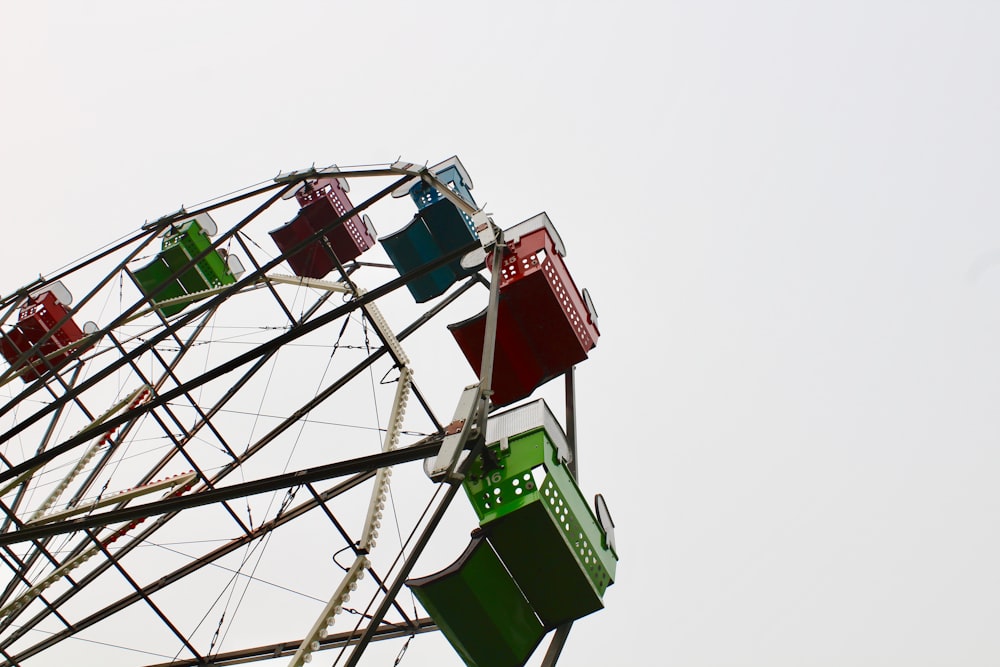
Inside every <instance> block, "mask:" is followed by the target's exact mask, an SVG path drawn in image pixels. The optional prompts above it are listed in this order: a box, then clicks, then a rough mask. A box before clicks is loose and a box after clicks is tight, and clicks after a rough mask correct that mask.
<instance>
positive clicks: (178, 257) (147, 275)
mask: <svg viewBox="0 0 1000 667" xmlns="http://www.w3.org/2000/svg"><path fill="white" fill-rule="evenodd" d="M211 245H212V241H211V239H209V238H208V236H207V235H206V234H205V232H204V230H203V229H202V228H201V225H200V224H199V223H198V221H197V220H188V221H187V222H185V223H183V224H182V225H180V226H179V227H177V228H175V229H173V230H171V231H170V232H169V233H168V234H167V235H166V236H165V237H164V238H163V246H162V250H161V251H160V253H159V255H157V257H156V259H154V260H153V261H152V262H150V263H149V264H147V265H146V266H144V267H142V268H140V269H138V270H136V271H134V272H133V275H135V277H136V280H137V281H138V283H139V286H140V287H141V288H142V290H143V292H145V293H146V294H149V293H151V292H152V291H153V290H155V289H156V288H157V287H159V286H160V285H162V284H164V283H165V282H166V281H167V279H168V278H169V277H170V276H171V275H173V274H174V273H176V272H177V270H178V269H180V268H181V267H183V266H184V265H185V264H187V263H188V262H190V261H191V259H192V258H193V257H196V256H197V255H198V254H200V253H201V252H203V251H204V250H206V249H207V248H209V247H210V246H211ZM234 282H236V278H235V276H233V274H232V273H231V272H230V270H229V267H228V266H227V264H226V261H225V259H224V258H223V257H222V255H221V254H220V253H219V252H218V251H215V250H213V251H211V252H209V253H208V254H207V255H206V256H205V257H203V258H202V259H201V260H199V261H198V263H197V264H195V266H194V267H193V268H191V269H190V270H188V271H186V272H184V273H183V274H181V276H180V278H179V279H177V280H175V281H173V282H172V284H171V285H169V286H168V287H166V288H164V290H163V291H162V292H160V293H159V294H157V295H156V297H155V298H154V299H153V301H154V302H155V303H160V302H162V301H166V300H168V299H173V298H176V297H181V296H185V295H187V294H194V293H196V292H201V291H203V290H206V289H210V288H212V287H220V286H222V285H229V284H231V283H234ZM197 300H198V299H197V298H193V299H191V301H187V302H184V303H176V304H171V305H167V306H163V307H162V308H160V312H161V313H163V316H164V317H169V316H171V315H173V314H175V313H179V312H180V311H182V310H184V308H186V307H187V306H188V304H189V303H193V302H194V301H197Z"/></svg>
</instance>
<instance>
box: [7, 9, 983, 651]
mask: <svg viewBox="0 0 1000 667" xmlns="http://www.w3.org/2000/svg"><path fill="white" fill-rule="evenodd" d="M998 19H1000V6H998V5H996V4H995V3H991V2H985V1H980V2H975V1H964V0H952V1H951V2H929V1H919V0H918V1H915V2H914V1H911V2H902V1H898V2H890V1H887V0H879V1H871V0H869V1H867V2H858V1H854V0H848V1H846V2H837V3H833V2H822V3H805V2H794V1H791V0H789V1H784V2H782V1H778V0H765V1H763V2H756V3H746V2H721V1H720V2H713V1H708V2H658V3H652V2H649V3H637V2H617V3H600V4H598V3H594V2H589V1H587V2H575V3H569V2H504V3H483V2H469V3H449V4H447V5H445V4H438V3H402V2H370V3H346V2H297V3H283V4H282V5H280V7H279V5H278V4H277V3H266V4H265V3H260V2H242V3H235V2H231V3H221V2H219V3H203V2H171V3H160V4H159V5H157V6H153V5H150V4H145V3H142V4H136V3H130V2H88V3H51V2H50V3H45V2H36V3H23V2H13V1H11V0H0V95H2V97H0V155H2V156H3V160H2V161H0V200H2V201H3V202H4V206H3V210H2V213H0V216H2V223H0V224H2V229H3V230H4V231H5V232H6V235H7V238H8V241H7V243H5V244H3V246H2V248H3V249H2V251H0V252H2V253H3V264H2V266H0V286H2V289H0V292H3V293H8V292H10V291H12V290H13V289H15V288H16V287H18V286H20V285H22V284H24V283H26V282H28V281H30V280H31V279H32V278H33V277H35V276H36V275H37V274H38V273H39V272H44V271H47V270H51V269H52V268H54V267H56V266H60V265H62V264H63V263H65V262H67V261H70V260H72V259H75V258H76V257H78V256H80V255H81V254H83V252H84V251H86V250H90V249H92V248H96V247H98V246H100V245H102V244H103V243H105V242H106V241H109V240H112V239H115V238H117V237H119V236H121V235H122V234H125V233H127V232H128V231H130V230H133V229H135V228H137V227H138V226H139V225H140V224H141V223H142V222H143V221H144V220H145V219H147V218H153V217H157V216H158V215H160V214H163V213H166V212H169V211H173V210H175V209H177V208H178V207H179V206H180V205H181V204H183V203H188V204H190V203H194V202H197V201H202V200H204V199H207V198H209V197H211V196H214V195H218V194H222V193H225V192H228V191H231V190H234V189H236V188H238V187H241V186H244V185H248V184H251V183H256V182H259V181H262V180H266V179H268V178H271V177H273V176H274V175H275V174H277V173H278V172H279V171H287V170H289V169H295V168H300V167H304V166H308V165H309V164H312V163H314V162H315V163H316V164H317V165H326V164H330V163H333V162H337V163H340V164H361V163H376V162H390V161H393V160H395V159H396V158H397V157H398V156H403V157H404V158H406V159H409V160H414V161H420V162H423V161H425V160H426V161H430V162H437V161H439V160H442V159H444V158H446V157H449V156H451V155H453V154H457V155H459V156H460V157H461V159H462V160H463V162H464V164H465V166H466V167H467V168H468V169H469V171H470V173H471V174H472V177H473V178H474V180H475V184H476V191H475V194H476V195H477V198H478V200H479V202H480V203H484V202H485V203H487V204H488V209H489V210H490V211H492V212H493V213H494V214H495V215H496V218H497V221H498V222H499V223H500V224H501V225H503V226H509V225H512V224H514V223H516V222H519V221H520V220H523V219H524V218H526V217H528V216H530V215H532V214H534V213H536V212H538V211H540V210H545V211H547V212H548V213H549V215H550V216H551V218H552V220H553V221H554V223H555V224H556V225H557V227H558V229H559V231H560V232H561V234H562V237H563V239H564V240H565V242H566V245H567V248H568V251H569V252H568V258H567V259H568V263H569V265H570V268H571V270H572V272H573V275H574V277H575V278H576V280H577V283H578V284H579V285H581V286H586V287H588V288H589V289H590V291H591V293H592V295H593V297H594V300H595V302H596V304H597V309H598V311H599V313H600V316H601V318H600V325H601V332H602V338H601V340H600V343H599V345H598V347H597V349H596V350H595V351H594V352H593V354H592V355H591V359H590V360H589V361H588V362H587V363H586V364H584V365H582V366H581V367H580V371H579V389H578V391H579V402H580V404H581V406H582V407H581V412H582V414H581V415H580V424H579V437H580V448H581V453H580V463H581V483H582V486H583V488H584V490H585V492H586V493H587V494H588V495H591V494H593V493H595V492H597V491H600V492H603V493H604V494H605V496H606V498H607V499H608V502H609V505H610V508H611V511H612V513H613V515H614V518H615V521H616V524H617V538H618V545H619V551H620V555H621V562H620V564H619V571H618V573H619V576H618V580H617V582H616V584H615V586H614V587H612V588H611V589H609V591H608V594H607V596H606V598H605V601H606V604H607V609H605V610H604V611H603V612H601V613H599V614H596V615H594V616H591V617H588V618H587V619H585V620H584V621H581V622H580V623H578V625H577V628H576V629H575V631H574V633H573V635H572V637H571V641H570V643H569V646H568V647H567V649H566V651H565V653H564V657H563V660H562V662H561V663H560V664H566V665H608V664H663V665H685V666H690V667H698V666H702V665H704V666H722V665H727V666H729V665H731V666H739V667H743V666H747V667H749V666H758V665H759V666H765V665H766V666H769V667H771V666H777V665H788V666H793V665H815V666H822V665H831V666H832V665H843V664H852V665H886V664H908V665H914V666H918V665H945V664H948V665H951V664H965V665H986V664H995V663H996V662H997V660H998V657H1000V638H998V637H1000V635H998V634H997V632H996V627H997V625H998V622H1000V602H998V601H1000V574H998V568H997V563H998V562H1000V529H998V523H997V520H996V517H997V515H998V510H1000V491H998V487H997V484H996V479H997V473H998V472H1000V470H998V467H1000V453H998V439H1000V428H998V424H997V417H996V409H995V406H996V404H997V400H998V398H1000V355H998V354H997V351H996V350H997V347H998V344H1000V343H998V341H1000V298H998V297H1000V228H998V226H997V225H996V224H995V223H996V218H997V214H998V212H1000V196H998V194H997V192H998V191H997V189H996V185H995V184H996V182H997V179H998V176H1000V160H998V157H997V156H998V155H1000V130H998V123H997V121H996V119H997V118H998V116H1000V87H998V84H997V71H998V65H1000V47H998V46H997V40H996V35H997V34H998V28H1000V23H998ZM403 222H405V220H402V219H401V220H399V221H398V225H401V224H402V223H403ZM376 224H378V225H379V231H380V232H386V231H390V230H391V229H393V228H394V225H395V224H396V223H394V222H392V221H385V222H382V223H381V224H379V221H376ZM78 291H82V289H79V288H78ZM441 335H442V336H444V342H443V343H442V345H450V344H451V342H450V340H448V337H447V334H446V333H444V332H443V331H442V332H441ZM418 372H419V371H418ZM467 382H469V377H468V376H466V375H462V376H461V377H456V379H455V381H454V387H455V389H454V395H455V397H457V395H458V392H459V390H460V389H461V387H462V386H464V384H466V383H467ZM450 410H451V406H450V405H448V406H442V407H441V409H440V412H442V413H447V414H450ZM455 555H457V553H456V554H455ZM418 570H419V571H420V572H419V573H421V574H423V573H426V571H425V570H424V569H423V568H420V567H418ZM304 630H305V628H303V631H304ZM434 641H435V640H433V639H425V638H424V637H418V638H417V639H415V640H414V645H415V646H419V645H421V642H423V643H424V644H425V645H428V646H433V650H430V649H428V650H427V651H426V652H425V653H424V654H423V655H425V656H427V657H425V658H423V660H424V662H422V663H421V662H417V661H418V660H420V659H421V658H419V657H414V658H412V660H413V661H414V664H459V661H458V658H457V657H455V656H454V654H452V653H450V652H449V649H448V648H447V647H446V646H445V645H443V644H433V643H432V642H434ZM78 650H80V651H86V650H88V648H87V647H86V646H81V647H80V648H79V649H78ZM413 650H414V651H416V650H417V649H416V648H414V649H413ZM432 656H433V657H432ZM83 663H84V664H85V663H86V661H85V660H84V661H83ZM29 664H38V665H45V664H46V662H45V659H44V657H43V658H41V659H39V660H37V661H36V662H33V663H29ZM49 664H52V663H49ZM320 664H322V659H321V663H320ZM378 664H382V663H378ZM386 664H388V663H386ZM403 664H404V665H405V664H406V660H404V662H403Z"/></svg>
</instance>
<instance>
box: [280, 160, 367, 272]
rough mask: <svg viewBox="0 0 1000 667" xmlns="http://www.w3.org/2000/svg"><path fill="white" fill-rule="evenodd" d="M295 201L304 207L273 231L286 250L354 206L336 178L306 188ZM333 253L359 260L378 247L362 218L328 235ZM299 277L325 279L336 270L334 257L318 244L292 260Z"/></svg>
mask: <svg viewBox="0 0 1000 667" xmlns="http://www.w3.org/2000/svg"><path fill="white" fill-rule="evenodd" d="M295 198H296V199H297V200H298V202H299V205H300V206H301V207H302V208H301V209H300V210H299V213H298V215H297V216H296V217H295V219H293V220H292V221H291V222H289V223H287V224H286V225H284V226H282V227H279V228H278V229H276V230H274V231H273V232H271V238H272V239H273V240H274V242H275V244H276V245H277V246H278V248H279V249H281V250H282V251H285V250H287V249H288V248H291V247H293V246H294V245H295V244H296V243H299V242H300V241H302V240H303V239H305V238H307V237H309V236H311V235H312V234H314V233H315V232H317V231H318V230H320V229H323V228H324V227H326V226H327V225H330V224H332V223H333V222H334V221H335V220H336V219H337V218H340V217H342V216H344V215H346V214H347V212H348V211H350V210H351V209H352V208H354V205H353V204H352V203H351V200H350V199H348V198H347V192H346V191H345V190H344V188H343V187H342V186H341V184H340V181H338V180H337V179H335V178H332V179H323V180H320V181H318V182H317V183H315V184H314V185H312V186H309V187H304V188H302V189H301V190H300V191H299V192H297V193H296V195H295ZM325 238H326V240H327V241H328V242H329V244H330V247H331V249H332V250H333V253H334V254H335V255H336V256H337V259H339V260H340V261H341V262H348V261H350V260H353V259H356V258H357V257H358V256H360V255H361V253H363V252H364V251H365V250H367V249H368V248H371V247H372V246H373V245H374V244H375V237H374V236H373V235H372V233H371V231H370V230H369V229H368V225H367V224H365V221H364V220H363V219H362V218H361V216H359V215H352V216H351V217H350V218H348V219H347V220H345V221H344V223H343V224H341V225H339V226H338V227H337V228H336V229H333V230H331V231H330V232H328V233H327V234H326V236H325ZM288 263H289V265H290V266H291V267H292V271H294V272H295V274H296V275H298V276H302V277H306V278H323V277H324V276H326V274H328V273H329V272H330V271H332V270H333V267H334V263H333V260H332V259H331V258H330V256H329V255H328V254H327V253H326V251H325V250H324V249H323V247H322V245H321V244H320V243H319V242H317V243H315V244H311V245H309V246H307V247H306V248H305V249H303V250H302V251H301V252H298V253H296V254H295V255H292V256H291V257H289V258H288Z"/></svg>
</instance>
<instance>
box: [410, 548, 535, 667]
mask: <svg viewBox="0 0 1000 667" xmlns="http://www.w3.org/2000/svg"><path fill="white" fill-rule="evenodd" d="M406 585H407V586H409V587H410V588H411V589H412V590H413V592H414V594H416V596H417V598H418V599H419V600H420V603H421V604H422V605H423V606H424V608H425V609H426V610H427V612H428V613H429V614H430V616H431V618H433V619H434V622H435V623H437V625H438V627H440V628H441V632H442V633H443V634H444V636H445V637H447V639H448V641H449V642H451V645H452V646H453V647H454V648H455V650H456V651H457V652H458V654H459V655H460V656H461V657H462V659H463V660H464V661H465V663H466V664H467V665H469V666H470V667H520V666H521V665H523V664H524V663H525V662H526V661H527V659H528V657H530V656H531V653H532V652H533V651H534V650H535V647H536V646H538V643H539V642H540V641H541V639H542V637H543V636H544V634H545V629H544V628H543V627H542V624H541V622H540V621H539V620H538V618H537V617H536V616H535V614H534V612H533V611H532V609H531V606H530V605H529V604H528V601H527V600H525V598H524V595H523V594H522V593H521V591H520V590H519V589H518V586H517V584H516V583H514V580H513V579H512V578H511V575H510V573H509V572H508V571H507V569H506V568H505V567H504V565H503V563H501V562H500V559H499V558H498V557H497V554H496V553H495V552H494V551H493V549H492V548H491V547H490V544H489V543H488V542H487V541H486V540H485V539H483V538H482V537H477V538H474V539H473V540H472V542H471V543H470V544H469V547H468V548H467V549H466V550H465V553H463V554H462V555H461V556H460V557H459V559H458V560H457V561H456V562H455V563H453V564H452V565H450V566H449V567H448V568H446V569H444V570H442V571H441V572H438V573H437V574H433V575H431V576H428V577H423V578H420V579H411V580H409V581H407V582H406Z"/></svg>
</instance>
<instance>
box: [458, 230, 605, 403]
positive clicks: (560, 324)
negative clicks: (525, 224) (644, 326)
mask: <svg viewBox="0 0 1000 667" xmlns="http://www.w3.org/2000/svg"><path fill="white" fill-rule="evenodd" d="M543 251H544V252H543ZM487 265H489V262H487ZM448 328H449V330H451V333H452V336H454V338H455V340H456V341H457V342H458V344H459V347H461V348H462V352H463V353H464V354H465V358H466V359H467V360H468V362H469V364H470V365H471V366H472V368H473V370H474V371H476V373H477V374H478V373H479V370H480V366H481V364H482V356H483V336H484V334H485V331H486V312H485V311H483V312H482V313H480V314H479V315H476V316H475V317H473V318H471V319H468V320H466V321H464V322H459V323H458V324H453V325H450V326H449V327H448ZM599 335H600V333H599V331H598V330H597V324H596V322H594V321H593V320H592V319H591V317H590V313H589V311H588V310H587V307H586V305H585V304H584V300H583V296H582V295H581V294H580V292H579V290H577V288H576V284H575V283H574V282H573V279H572V278H571V277H570V275H569V272H568V271H567V270H566V265H565V263H564V262H563V258H562V255H560V254H559V253H558V252H557V251H556V248H555V245H554V244H553V241H552V238H551V237H550V236H549V234H548V233H547V231H546V230H545V229H538V230H536V231H534V232H532V233H530V234H526V235H525V236H523V237H521V238H520V239H519V240H517V241H514V242H513V243H510V244H509V250H508V253H507V255H506V256H505V258H504V260H503V264H502V268H501V282H500V304H499V308H498V313H497V344H496V354H495V358H494V366H493V397H492V400H493V403H494V405H498V406H499V405H507V404H508V403H513V402H514V401H517V400H519V399H522V398H525V397H526V396H529V395H530V394H531V392H533V391H534V390H535V389H536V388H537V387H539V386H541V385H543V384H545V383H546V382H548V381H549V380H552V379H553V378H556V377H558V376H559V375H562V374H563V373H565V372H566V371H568V370H569V369H570V368H571V367H572V366H573V365H574V364H578V363H580V362H581V361H583V360H585V359H586V358H587V353H588V352H589V351H590V350H591V349H593V347H594V346H595V345H596V344H597V338H598V336H599Z"/></svg>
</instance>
